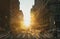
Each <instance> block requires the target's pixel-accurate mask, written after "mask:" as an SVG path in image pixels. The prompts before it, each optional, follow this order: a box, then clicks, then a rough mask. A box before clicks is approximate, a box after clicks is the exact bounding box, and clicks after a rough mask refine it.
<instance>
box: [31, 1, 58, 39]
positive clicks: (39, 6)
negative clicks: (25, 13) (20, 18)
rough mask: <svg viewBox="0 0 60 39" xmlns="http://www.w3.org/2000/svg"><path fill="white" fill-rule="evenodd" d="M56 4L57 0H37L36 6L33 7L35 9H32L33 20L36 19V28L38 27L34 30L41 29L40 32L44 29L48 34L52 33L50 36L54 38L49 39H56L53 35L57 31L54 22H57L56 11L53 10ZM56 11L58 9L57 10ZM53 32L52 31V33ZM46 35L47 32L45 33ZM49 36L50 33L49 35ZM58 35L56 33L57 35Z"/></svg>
mask: <svg viewBox="0 0 60 39" xmlns="http://www.w3.org/2000/svg"><path fill="white" fill-rule="evenodd" d="M55 2H57V1H56V0H55V1H54V0H50V1H49V0H35V5H34V6H33V8H32V9H31V14H32V16H34V17H32V18H34V20H33V21H34V22H33V21H32V22H33V23H35V24H34V26H37V27H34V28H36V29H37V28H39V29H40V30H41V29H43V31H46V32H48V31H49V32H51V31H52V32H51V34H50V35H52V37H51V36H50V37H47V38H50V39H53V38H55V37H56V36H55V37H54V35H53V33H54V32H55V30H56V26H55V25H54V24H55V23H54V21H55V19H54V18H55V15H54V14H56V13H55V11H54V10H53V9H55V8H54V6H55V4H54V3H55ZM52 4H53V5H52ZM49 5H50V6H51V7H50V6H49ZM55 10H56V9H55ZM50 30H51V31H50ZM44 33H45V32H44ZM48 34H49V33H48ZM55 35H56V33H55ZM47 38H46V39H47Z"/></svg>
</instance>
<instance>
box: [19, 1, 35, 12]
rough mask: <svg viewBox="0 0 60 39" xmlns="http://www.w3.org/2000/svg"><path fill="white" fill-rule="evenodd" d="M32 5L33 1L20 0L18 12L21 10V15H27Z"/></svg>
mask: <svg viewBox="0 0 60 39" xmlns="http://www.w3.org/2000/svg"><path fill="white" fill-rule="evenodd" d="M33 5H34V0H20V10H22V11H23V13H28V12H29V11H30V9H31V8H32V6H33Z"/></svg>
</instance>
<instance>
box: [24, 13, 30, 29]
mask: <svg viewBox="0 0 60 39" xmlns="http://www.w3.org/2000/svg"><path fill="white" fill-rule="evenodd" d="M30 19H31V18H30V13H25V14H24V21H23V22H24V26H25V27H26V28H28V27H29V26H30V23H31V22H30Z"/></svg>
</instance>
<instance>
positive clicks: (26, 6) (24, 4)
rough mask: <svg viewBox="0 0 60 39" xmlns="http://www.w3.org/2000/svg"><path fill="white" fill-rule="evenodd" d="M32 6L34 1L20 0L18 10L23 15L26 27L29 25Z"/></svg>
mask: <svg viewBox="0 0 60 39" xmlns="http://www.w3.org/2000/svg"><path fill="white" fill-rule="evenodd" d="M33 5H34V0H20V10H22V12H23V15H24V24H25V25H26V26H28V25H30V10H31V8H32V6H33Z"/></svg>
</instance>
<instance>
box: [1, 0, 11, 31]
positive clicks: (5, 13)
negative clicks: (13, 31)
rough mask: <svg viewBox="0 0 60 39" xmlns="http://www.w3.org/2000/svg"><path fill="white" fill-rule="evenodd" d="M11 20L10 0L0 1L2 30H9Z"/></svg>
mask: <svg viewBox="0 0 60 39" xmlns="http://www.w3.org/2000/svg"><path fill="white" fill-rule="evenodd" d="M9 20H10V0H0V28H3V29H7V27H8V26H9ZM7 30H8V29H7Z"/></svg>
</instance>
